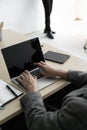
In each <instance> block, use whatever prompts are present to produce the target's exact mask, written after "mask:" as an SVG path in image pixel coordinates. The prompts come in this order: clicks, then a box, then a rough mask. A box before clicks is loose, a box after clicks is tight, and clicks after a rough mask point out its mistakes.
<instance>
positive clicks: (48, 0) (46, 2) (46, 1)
mask: <svg viewBox="0 0 87 130" xmlns="http://www.w3.org/2000/svg"><path fill="white" fill-rule="evenodd" d="M42 2H43V6H44V11H45V30H46V31H48V32H49V31H51V27H50V15H51V12H52V5H53V0H42Z"/></svg>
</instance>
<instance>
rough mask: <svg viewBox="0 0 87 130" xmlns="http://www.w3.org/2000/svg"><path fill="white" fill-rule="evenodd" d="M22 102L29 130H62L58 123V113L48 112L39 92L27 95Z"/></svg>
mask: <svg viewBox="0 0 87 130" xmlns="http://www.w3.org/2000/svg"><path fill="white" fill-rule="evenodd" d="M20 101H21V105H22V108H23V109H24V113H25V120H26V125H27V127H28V129H29V130H53V129H57V128H58V130H61V129H60V126H59V124H58V123H57V115H56V112H54V113H53V112H47V111H46V109H45V107H44V103H43V100H42V98H41V95H40V94H39V93H38V92H34V93H27V94H26V95H25V96H24V97H22V98H21V100H20Z"/></svg>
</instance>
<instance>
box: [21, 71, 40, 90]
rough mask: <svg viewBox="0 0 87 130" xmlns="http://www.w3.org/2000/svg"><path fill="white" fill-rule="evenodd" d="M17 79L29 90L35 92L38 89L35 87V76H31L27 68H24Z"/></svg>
mask: <svg viewBox="0 0 87 130" xmlns="http://www.w3.org/2000/svg"><path fill="white" fill-rule="evenodd" d="M18 81H19V82H20V83H21V84H23V86H24V87H25V88H27V90H28V91H29V92H36V91H38V87H37V77H36V76H32V75H31V74H30V72H29V71H28V70H25V71H24V72H23V73H22V74H21V75H20V77H19V78H18Z"/></svg>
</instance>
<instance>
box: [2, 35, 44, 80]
mask: <svg viewBox="0 0 87 130" xmlns="http://www.w3.org/2000/svg"><path fill="white" fill-rule="evenodd" d="M1 52H2V54H3V57H4V60H5V63H6V66H7V69H8V72H9V75H10V77H11V78H14V77H17V76H19V75H20V74H21V73H22V72H23V71H24V70H29V71H31V70H33V69H35V68H36V66H35V65H34V64H33V63H35V62H39V61H44V56H43V53H42V50H41V45H40V42H39V39H38V38H34V39H31V40H27V41H24V42H21V43H18V44H16V45H12V46H10V47H6V48H3V49H2V50H1Z"/></svg>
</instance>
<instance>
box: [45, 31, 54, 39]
mask: <svg viewBox="0 0 87 130" xmlns="http://www.w3.org/2000/svg"><path fill="white" fill-rule="evenodd" d="M46 34H47V37H48V38H50V39H54V37H53V35H52V34H51V32H47V33H46Z"/></svg>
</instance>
